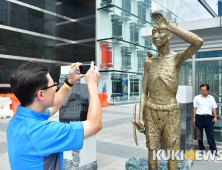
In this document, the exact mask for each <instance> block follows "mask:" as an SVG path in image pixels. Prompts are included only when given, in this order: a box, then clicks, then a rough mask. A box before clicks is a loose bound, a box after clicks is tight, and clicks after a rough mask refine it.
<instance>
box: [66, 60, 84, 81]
mask: <svg viewBox="0 0 222 170" xmlns="http://www.w3.org/2000/svg"><path fill="white" fill-rule="evenodd" d="M81 65H82V63H73V64H72V65H71V68H70V70H69V79H68V82H69V83H71V84H74V83H75V82H77V81H78V80H79V79H81V78H83V77H85V75H77V74H75V72H76V70H77V68H78V67H79V66H81Z"/></svg>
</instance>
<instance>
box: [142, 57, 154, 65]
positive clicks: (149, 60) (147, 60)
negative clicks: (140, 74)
mask: <svg viewBox="0 0 222 170" xmlns="http://www.w3.org/2000/svg"><path fill="white" fill-rule="evenodd" d="M151 63H152V59H151V58H147V59H146V60H145V62H144V64H145V65H149V64H151Z"/></svg>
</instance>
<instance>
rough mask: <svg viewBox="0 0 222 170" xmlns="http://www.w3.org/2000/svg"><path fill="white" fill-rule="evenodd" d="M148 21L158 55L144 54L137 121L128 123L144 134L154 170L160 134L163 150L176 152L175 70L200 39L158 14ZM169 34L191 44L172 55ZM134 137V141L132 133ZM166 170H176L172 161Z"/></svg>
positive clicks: (176, 109)
mask: <svg viewBox="0 0 222 170" xmlns="http://www.w3.org/2000/svg"><path fill="white" fill-rule="evenodd" d="M151 18H152V19H153V20H154V21H155V22H156V25H153V30H152V39H153V43H154V45H155V46H156V47H157V49H158V55H156V56H154V57H152V55H151V54H150V53H147V54H148V57H149V58H148V59H147V60H146V61H145V62H144V81H143V89H142V94H141V98H140V110H139V121H138V123H137V122H136V120H135V119H132V123H133V125H134V129H135V127H136V129H137V130H138V131H139V132H141V133H144V134H145V135H146V146H147V148H148V150H149V152H148V153H149V154H148V164H149V168H150V169H151V170H156V169H157V160H153V151H157V150H159V149H161V136H162V133H163V137H164V149H165V150H166V151H168V150H169V151H172V150H174V151H176V150H180V129H181V118H180V107H179V104H178V103H177V100H176V94H177V89H178V80H179V71H180V68H181V66H182V64H183V63H184V62H185V61H186V60H187V59H189V58H190V57H191V56H192V55H194V54H195V53H196V52H197V51H198V50H199V49H200V47H201V46H202V44H203V40H202V39H201V38H200V37H198V36H197V35H195V34H193V33H191V32H189V31H186V30H183V29H181V28H179V27H177V26H175V25H173V24H171V23H170V22H169V21H168V19H167V18H166V17H165V16H163V15H162V14H161V13H159V12H154V13H152V14H151ZM172 33H173V34H175V35H177V36H178V37H180V38H181V39H183V40H184V41H186V42H187V43H189V44H191V45H190V46H189V47H188V48H187V49H186V50H185V51H182V52H179V53H175V52H173V51H172V50H171V49H170V47H169V39H170V37H171V36H172ZM148 92H149V97H148ZM134 112H135V108H134ZM134 115H135V113H134ZM134 137H135V141H136V142H137V139H136V134H135V130H134ZM168 169H169V170H177V169H178V162H177V160H176V159H174V160H172V158H170V160H169V161H168Z"/></svg>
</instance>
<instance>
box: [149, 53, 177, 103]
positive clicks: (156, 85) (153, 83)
mask: <svg viewBox="0 0 222 170" xmlns="http://www.w3.org/2000/svg"><path fill="white" fill-rule="evenodd" d="M175 57H178V54H177V53H174V52H173V53H172V54H171V55H169V56H165V57H159V56H155V57H152V58H149V59H147V60H146V65H147V69H146V71H147V72H148V74H146V75H147V77H145V78H147V79H148V80H147V82H148V85H147V86H148V89H149V97H148V98H147V100H148V102H150V103H153V104H158V105H170V104H175V103H177V100H176V94H177V89H178V80H179V71H180V67H181V66H179V65H178V64H177V62H175V61H176V60H175Z"/></svg>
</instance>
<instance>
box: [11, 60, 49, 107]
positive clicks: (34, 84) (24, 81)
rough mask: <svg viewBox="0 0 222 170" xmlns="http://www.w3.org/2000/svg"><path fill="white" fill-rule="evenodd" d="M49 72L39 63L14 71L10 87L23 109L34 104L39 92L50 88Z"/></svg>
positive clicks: (19, 67) (29, 64) (26, 64)
mask: <svg viewBox="0 0 222 170" xmlns="http://www.w3.org/2000/svg"><path fill="white" fill-rule="evenodd" d="M48 72H49V69H48V67H46V66H45V65H43V64H40V63H37V62H28V63H25V64H22V65H20V66H18V67H17V68H16V69H15V70H14V72H13V74H12V75H11V77H10V85H11V89H12V92H13V93H14V94H15V96H16V97H17V98H18V100H19V101H20V103H21V105H22V106H23V107H26V106H28V105H30V104H32V102H33V101H34V96H35V93H36V92H37V90H40V89H41V88H44V87H47V86H48V78H47V77H46V75H47V74H48Z"/></svg>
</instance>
